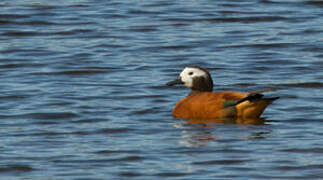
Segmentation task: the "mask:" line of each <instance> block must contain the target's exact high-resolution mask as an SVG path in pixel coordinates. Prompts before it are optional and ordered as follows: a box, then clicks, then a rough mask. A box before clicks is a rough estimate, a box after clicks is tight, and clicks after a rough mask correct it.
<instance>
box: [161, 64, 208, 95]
mask: <svg viewBox="0 0 323 180" xmlns="http://www.w3.org/2000/svg"><path fill="white" fill-rule="evenodd" d="M175 84H184V85H185V86H186V87H188V88H190V89H192V91H201V92H202V91H212V90H213V81H212V78H211V75H210V73H209V72H208V71H207V70H206V69H204V68H201V67H198V66H190V67H186V68H184V70H183V71H182V72H181V73H180V75H179V77H178V78H177V79H176V80H174V81H171V82H168V83H167V85H168V86H172V85H175Z"/></svg>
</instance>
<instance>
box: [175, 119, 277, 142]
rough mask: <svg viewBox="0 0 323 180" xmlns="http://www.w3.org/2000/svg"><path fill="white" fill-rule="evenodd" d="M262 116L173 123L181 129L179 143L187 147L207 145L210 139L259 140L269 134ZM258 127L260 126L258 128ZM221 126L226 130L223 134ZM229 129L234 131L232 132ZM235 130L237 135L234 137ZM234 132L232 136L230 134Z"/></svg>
mask: <svg viewBox="0 0 323 180" xmlns="http://www.w3.org/2000/svg"><path fill="white" fill-rule="evenodd" d="M265 121H266V119H264V118H247V119H246V118H219V119H209V120H197V119H194V120H185V121H181V123H178V124H176V125H175V128H178V129H181V130H182V131H181V135H182V139H181V140H180V142H179V143H180V144H182V145H185V146H188V147H198V146H204V145H207V143H208V142H212V141H221V142H223V141H235V140H236V139H240V140H257V139H258V140H259V139H264V138H266V137H268V136H270V132H271V130H269V129H266V128H265V127H266V126H265ZM259 127H260V128H259ZM223 128H224V129H225V131H228V132H227V133H228V134H226V135H223V132H222V131H223ZM231 131H235V132H234V133H233V132H231ZM237 131H239V132H241V133H239V136H238V137H236V136H235V135H236V133H237ZM230 133H231V134H235V135H234V136H232V135H231V134H230Z"/></svg>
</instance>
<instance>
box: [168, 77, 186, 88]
mask: <svg viewBox="0 0 323 180" xmlns="http://www.w3.org/2000/svg"><path fill="white" fill-rule="evenodd" d="M176 84H184V83H183V81H182V80H181V78H177V79H175V80H174V81H170V82H168V83H166V85H167V86H174V85H176Z"/></svg>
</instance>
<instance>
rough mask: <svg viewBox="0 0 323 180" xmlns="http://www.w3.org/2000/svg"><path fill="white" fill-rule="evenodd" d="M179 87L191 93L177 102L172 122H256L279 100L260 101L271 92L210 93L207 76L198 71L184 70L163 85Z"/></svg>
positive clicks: (211, 87) (205, 72)
mask: <svg viewBox="0 0 323 180" xmlns="http://www.w3.org/2000/svg"><path fill="white" fill-rule="evenodd" d="M175 84H183V85H184V86H186V87H188V88H190V89H191V90H192V92H191V93H190V94H189V95H188V96H187V97H185V98H183V99H182V100H180V101H179V102H178V103H177V104H176V106H175V108H174V109H173V116H174V117H175V118H183V119H214V118H228V117H236V118H259V117H260V115H261V114H262V113H263V112H264V110H265V108H266V107H267V106H268V105H269V104H271V103H272V102H273V101H274V100H276V99H278V98H279V97H271V98H264V97H263V96H264V95H262V94H260V93H262V92H266V91H271V90H272V89H265V90H258V91H251V92H237V91H222V92H212V90H213V81H212V78H211V75H210V73H209V72H208V71H207V70H206V69H204V68H201V67H198V66H190V67H186V68H184V70H183V71H182V72H181V73H180V75H179V77H178V78H177V79H176V80H174V81H171V82H168V83H167V84H166V85H168V86H173V85H175Z"/></svg>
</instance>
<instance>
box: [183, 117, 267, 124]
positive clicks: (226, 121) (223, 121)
mask: <svg viewBox="0 0 323 180" xmlns="http://www.w3.org/2000/svg"><path fill="white" fill-rule="evenodd" d="M187 123H188V124H214V123H221V124H252V125H262V124H265V119H264V118H216V119H190V120H187Z"/></svg>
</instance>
